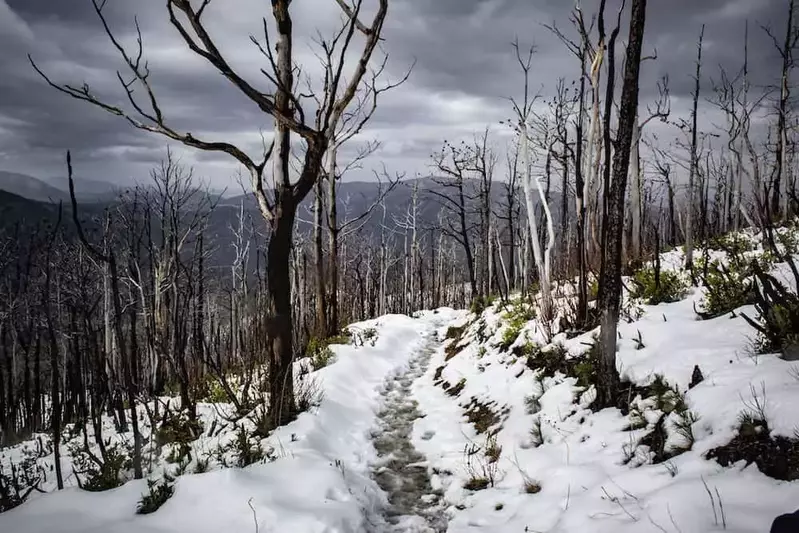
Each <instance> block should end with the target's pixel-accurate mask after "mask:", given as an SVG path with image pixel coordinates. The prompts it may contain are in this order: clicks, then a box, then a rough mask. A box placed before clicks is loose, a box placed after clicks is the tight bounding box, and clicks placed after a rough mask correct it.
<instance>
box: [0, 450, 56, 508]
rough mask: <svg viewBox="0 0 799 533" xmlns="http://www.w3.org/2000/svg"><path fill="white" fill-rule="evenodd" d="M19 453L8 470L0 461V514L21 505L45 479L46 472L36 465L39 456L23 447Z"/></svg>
mask: <svg viewBox="0 0 799 533" xmlns="http://www.w3.org/2000/svg"><path fill="white" fill-rule="evenodd" d="M40 442H41V441H40ZM21 451H22V454H23V455H22V457H21V458H19V460H18V461H16V462H15V461H11V462H10V463H9V464H8V465H7V466H8V470H6V469H4V467H3V464H2V461H0V513H4V512H6V511H9V510H11V509H13V508H14V507H18V506H20V505H22V504H23V503H24V502H25V500H26V499H27V498H28V496H29V495H30V494H31V493H32V492H33V491H34V490H37V488H38V487H39V484H40V483H41V482H42V481H43V480H45V479H46V471H45V469H44V467H43V466H41V465H39V463H38V458H39V455H38V454H37V453H36V452H35V451H33V450H32V449H31V448H29V447H28V446H23V447H22V449H21Z"/></svg>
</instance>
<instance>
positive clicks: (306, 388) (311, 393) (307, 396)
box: [294, 374, 324, 413]
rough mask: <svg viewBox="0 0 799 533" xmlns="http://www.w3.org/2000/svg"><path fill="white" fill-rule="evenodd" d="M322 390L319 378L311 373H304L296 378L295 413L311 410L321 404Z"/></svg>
mask: <svg viewBox="0 0 799 533" xmlns="http://www.w3.org/2000/svg"><path fill="white" fill-rule="evenodd" d="M323 399H324V391H323V390H322V386H321V385H320V383H319V380H318V379H317V378H315V377H313V376H311V375H308V374H306V375H304V376H301V377H300V378H299V379H298V383H297V386H296V388H295V390H294V401H295V403H296V404H297V413H305V412H308V411H311V410H312V409H314V408H315V407H319V405H321V403H322V400H323Z"/></svg>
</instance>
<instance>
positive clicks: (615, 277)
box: [597, 0, 646, 405]
mask: <svg viewBox="0 0 799 533" xmlns="http://www.w3.org/2000/svg"><path fill="white" fill-rule="evenodd" d="M631 9H632V14H631V19H630V34H629V38H628V43H629V44H628V45H627V57H626V60H625V68H624V84H623V86H622V93H621V102H620V104H619V118H618V124H619V126H618V137H617V138H616V146H615V148H616V151H615V153H614V154H613V181H612V183H611V184H610V190H609V194H608V209H607V213H606V218H607V220H606V221H605V224H604V225H603V226H604V227H606V228H607V231H606V235H607V241H606V245H605V248H604V253H605V261H604V263H605V269H604V272H603V279H602V281H601V284H602V286H603V287H604V291H603V298H602V300H601V301H600V312H601V326H602V330H601V339H600V342H601V344H600V348H601V359H600V361H599V365H600V388H599V390H598V391H597V392H598V398H597V401H599V402H600V404H604V405H610V404H611V403H612V402H613V400H614V399H615V395H616V392H617V389H618V383H619V375H618V372H617V370H616V332H617V327H618V321H619V308H620V304H621V291H622V286H621V270H622V261H621V259H622V257H621V255H622V237H623V233H624V203H625V202H624V199H625V190H626V187H627V173H628V170H629V164H630V147H631V145H632V135H633V128H634V127H635V121H636V112H637V109H638V75H639V72H640V68H641V47H642V44H643V40H644V26H645V22H646V0H633V2H632V8H631Z"/></svg>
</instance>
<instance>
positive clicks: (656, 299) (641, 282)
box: [630, 267, 688, 305]
mask: <svg viewBox="0 0 799 533" xmlns="http://www.w3.org/2000/svg"><path fill="white" fill-rule="evenodd" d="M687 291H688V284H687V283H686V282H685V281H684V280H683V278H682V277H681V276H680V275H679V274H678V273H676V272H673V271H671V270H661V271H660V272H658V271H657V270H656V269H654V268H651V267H646V268H642V269H640V270H638V271H636V272H635V274H633V277H632V288H631V290H630V296H631V297H632V298H637V299H641V300H643V301H644V302H645V303H647V304H649V305H658V304H661V303H671V302H678V301H680V300H682V299H683V297H684V296H685V294H686V292H687Z"/></svg>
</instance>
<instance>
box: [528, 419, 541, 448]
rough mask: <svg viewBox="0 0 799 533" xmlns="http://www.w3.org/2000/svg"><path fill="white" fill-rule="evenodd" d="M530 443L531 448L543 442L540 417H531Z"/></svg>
mask: <svg viewBox="0 0 799 533" xmlns="http://www.w3.org/2000/svg"><path fill="white" fill-rule="evenodd" d="M530 444H531V445H532V447H533V448H538V447H539V446H541V445H542V444H544V431H543V429H542V427H541V417H540V416H536V417H535V418H533V425H532V426H531V427H530Z"/></svg>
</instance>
